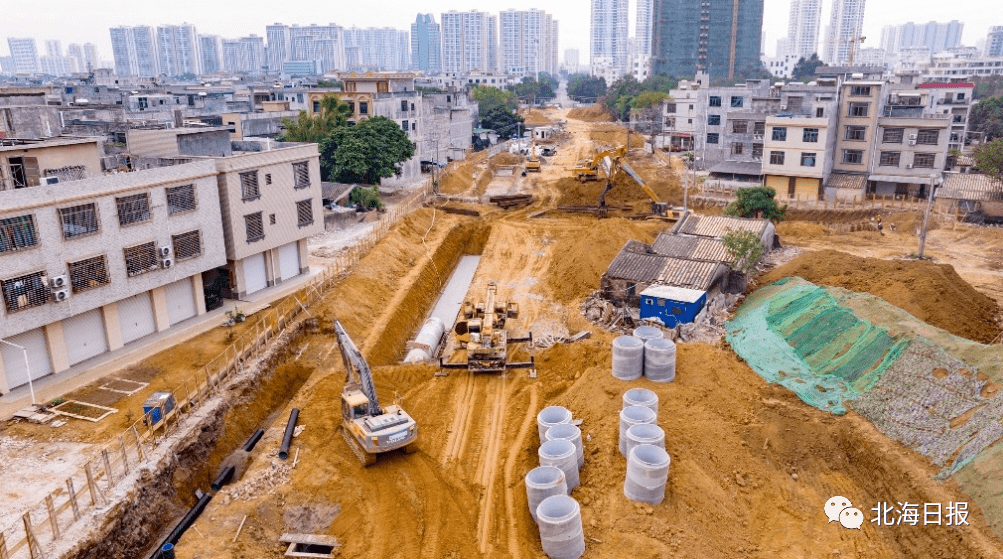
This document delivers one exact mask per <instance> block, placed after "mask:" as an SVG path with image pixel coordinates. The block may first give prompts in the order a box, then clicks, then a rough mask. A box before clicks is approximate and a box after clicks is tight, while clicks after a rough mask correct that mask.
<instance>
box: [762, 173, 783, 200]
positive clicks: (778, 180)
mask: <svg viewBox="0 0 1003 559" xmlns="http://www.w3.org/2000/svg"><path fill="white" fill-rule="evenodd" d="M787 183H788V178H787V177H778V176H776V175H767V176H766V186H769V187H771V188H773V190H776V191H777V198H786V197H787Z"/></svg>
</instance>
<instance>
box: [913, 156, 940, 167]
mask: <svg viewBox="0 0 1003 559" xmlns="http://www.w3.org/2000/svg"><path fill="white" fill-rule="evenodd" d="M935 159H936V155H934V154H932V153H917V154H916V155H914V156H913V158H912V166H913V167H915V168H917V169H932V168H933V162H934V160H935Z"/></svg>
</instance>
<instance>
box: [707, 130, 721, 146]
mask: <svg viewBox="0 0 1003 559" xmlns="http://www.w3.org/2000/svg"><path fill="white" fill-rule="evenodd" d="M720 138H721V136H720V134H718V133H717V132H711V133H710V134H707V143H708V144H716V143H718V141H720Z"/></svg>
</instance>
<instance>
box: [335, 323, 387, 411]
mask: <svg viewBox="0 0 1003 559" xmlns="http://www.w3.org/2000/svg"><path fill="white" fill-rule="evenodd" d="M334 332H335V334H337V336H338V349H340V350H341V359H342V360H343V361H344V362H345V374H346V375H347V378H346V382H347V383H348V384H349V385H351V384H353V383H355V382H358V383H359V384H361V386H362V393H363V394H365V395H366V398H369V415H371V416H373V417H377V416H380V415H383V410H382V409H381V408H380V401H379V400H378V399H377V398H376V385H375V384H373V373H372V372H371V371H370V370H369V364H368V363H366V360H365V358H364V357H362V352H360V351H359V348H357V347H355V343H354V342H353V341H352V338H349V337H348V333H347V332H345V329H344V328H343V327H342V326H341V322H340V321H338V320H337V319H335V321H334ZM356 377H357V378H356Z"/></svg>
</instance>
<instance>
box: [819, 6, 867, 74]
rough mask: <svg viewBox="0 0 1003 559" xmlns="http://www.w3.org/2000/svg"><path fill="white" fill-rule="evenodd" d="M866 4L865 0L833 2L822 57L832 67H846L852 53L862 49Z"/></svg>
mask: <svg viewBox="0 0 1003 559" xmlns="http://www.w3.org/2000/svg"><path fill="white" fill-rule="evenodd" d="M865 3H866V1H865V0H832V12H831V15H830V19H829V28H828V33H827V37H826V39H825V45H824V46H825V49H823V50H824V52H825V56H823V57H822V58H823V60H825V62H826V63H827V64H829V65H830V66H846V65H847V64H849V63H850V53H851V52H854V53H855V52H856V50H857V49H859V48H860V38H861V32H862V31H863V29H864V4H865Z"/></svg>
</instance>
